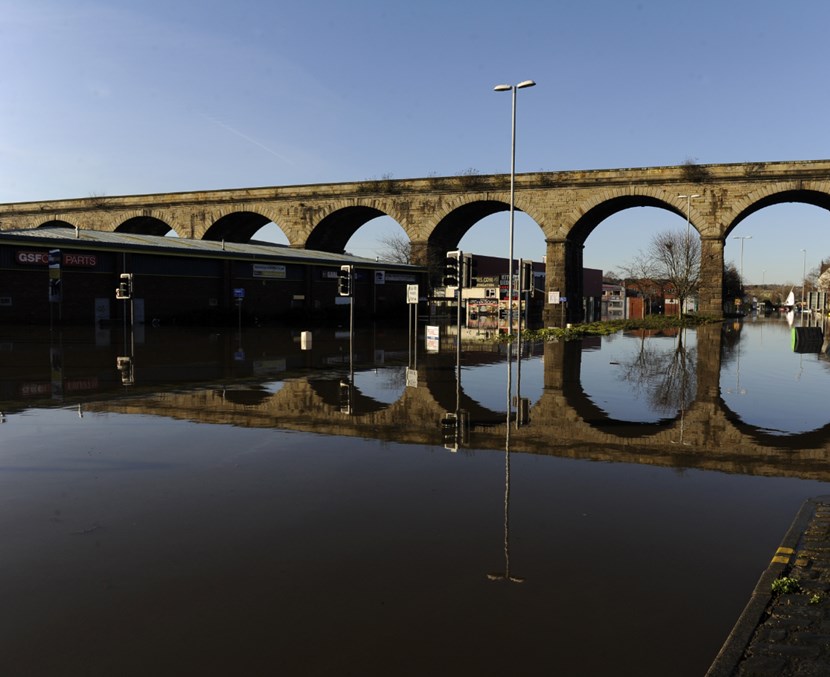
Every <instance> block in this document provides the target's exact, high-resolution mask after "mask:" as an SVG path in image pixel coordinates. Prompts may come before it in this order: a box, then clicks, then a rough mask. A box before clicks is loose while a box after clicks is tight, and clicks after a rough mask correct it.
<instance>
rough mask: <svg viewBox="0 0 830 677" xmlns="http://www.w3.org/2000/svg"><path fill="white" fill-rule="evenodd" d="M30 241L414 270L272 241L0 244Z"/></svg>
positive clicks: (36, 232)
mask: <svg viewBox="0 0 830 677" xmlns="http://www.w3.org/2000/svg"><path fill="white" fill-rule="evenodd" d="M14 240H30V241H32V243H33V244H34V242H35V241H37V242H38V244H44V243H47V244H50V246H56V247H57V246H67V247H69V246H71V247H72V248H73V249H74V248H80V247H83V246H84V244H88V245H91V246H93V247H107V248H115V249H127V250H129V249H132V250H148V251H156V252H159V253H166V254H174V253H181V254H183V255H186V256H187V255H190V256H210V257H224V258H239V259H248V260H251V259H260V260H261V259H269V260H275V259H279V260H288V261H295V262H297V263H319V264H331V265H340V264H344V263H351V264H356V265H360V266H365V267H367V268H384V269H389V268H401V269H404V268H405V269H407V270H412V269H413V268H418V266H410V265H406V264H402V263H392V262H390V261H376V260H374V259H367V258H363V257H360V256H351V255H349V254H332V253H331V252H323V251H317V250H314V249H295V248H294V247H289V246H287V245H281V244H274V243H269V242H216V241H213V240H192V239H189V238H180V237H162V236H159V235H141V234H138V233H111V232H107V231H101V230H83V229H77V230H76V229H75V228H66V227H53V228H29V229H25V230H5V231H0V243H2V242H4V241H14ZM52 242H54V244H53V245H52V244H51V243H52Z"/></svg>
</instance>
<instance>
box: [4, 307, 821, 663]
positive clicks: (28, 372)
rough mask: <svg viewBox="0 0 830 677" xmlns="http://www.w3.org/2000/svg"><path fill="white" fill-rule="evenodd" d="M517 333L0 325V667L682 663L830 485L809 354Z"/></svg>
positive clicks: (751, 329) (760, 328)
mask: <svg viewBox="0 0 830 677" xmlns="http://www.w3.org/2000/svg"><path fill="white" fill-rule="evenodd" d="M678 348H680V349H678ZM521 352H522V357H523V359H522V361H521V363H520V364H516V363H515V362H514V363H513V364H512V366H511V367H510V374H511V379H512V380H511V384H510V387H509V388H508V387H507V362H506V350H505V348H504V346H491V345H489V344H482V345H469V346H468V345H465V346H464V350H463V351H462V353H461V364H460V368H459V365H457V364H456V353H455V349H454V347H453V346H452V345H451V342H450V343H447V342H445V343H444V345H443V349H442V351H441V352H440V353H438V354H428V353H426V352H425V350H424V345H423V336H421V337H420V340H419V341H418V343H417V345H415V344H413V343H410V341H409V340H408V337H407V332H406V330H405V329H404V331H398V330H391V329H389V330H383V329H380V328H375V329H373V330H371V331H370V330H366V331H360V332H357V333H356V334H355V335H354V337H353V339H352V341H350V340H349V335H348V333H345V334H344V332H342V331H338V332H332V331H315V332H314V333H313V335H312V342H311V348H310V349H308V350H303V347H302V344H301V340H300V335H299V331H293V330H292V331H289V330H281V329H280V330H276V329H256V330H254V329H251V330H247V329H246V330H245V331H244V332H243V333H242V334H241V335H239V334H238V333H237V332H235V331H234V330H221V331H214V332H208V331H207V330H195V329H194V330H184V329H174V328H169V327H156V328H154V327H146V328H140V329H137V331H136V333H135V334H134V335H132V336H129V337H127V339H126V340H125V337H124V336H123V335H122V333H121V331H120V329H119V328H118V327H115V328H111V329H103V330H98V331H93V330H91V329H90V330H83V329H74V330H71V329H67V328H64V329H55V330H54V331H51V332H50V331H49V329H48V328H45V329H44V328H14V327H3V328H0V408H2V412H3V413H2V421H3V422H2V423H0V508H1V509H0V543H2V550H1V551H0V552H1V553H2V554H0V604H2V609H3V611H2V615H0V674H3V675H27V676H37V675H61V676H75V675H78V676H80V675H83V676H85V677H89V676H95V675H107V676H111V675H142V676H145V675H154V676H158V675H177V676H178V675H191V674H192V675H232V674H233V675H266V674H267V675H271V674H279V675H361V676H370V675H427V674H428V675H503V674H511V675H536V674H560V675H569V676H571V675H592V676H593V675H623V674H625V675H635V674H636V675H638V676H640V677H648V676H652V675H654V676H658V675H659V676H660V677H664V676H665V675H675V676H683V675H690V676H691V675H694V676H699V675H702V674H703V673H705V671H706V669H707V668H708V666H709V664H710V663H711V661H712V660H713V659H714V657H715V655H716V653H717V651H718V650H719V648H720V646H721V644H722V643H723V641H724V640H725V639H726V637H727V635H728V633H729V631H730V629H731V628H732V625H733V624H734V623H735V621H736V620H737V618H738V616H739V614H740V612H741V610H742V608H743V606H744V605H745V604H746V602H747V601H748V599H749V595H750V593H751V591H752V589H753V587H754V585H755V583H756V582H757V579H758V577H759V576H760V574H761V572H762V571H763V570H764V568H765V567H766V566H767V564H768V563H769V560H770V559H771V557H772V555H773V553H774V551H775V549H776V547H777V545H778V544H779V542H780V540H781V539H782V537H783V536H784V533H785V532H786V530H787V528H788V526H789V524H790V522H791V521H792V519H793V518H794V516H795V514H796V512H797V511H798V509H799V507H800V506H801V504H802V503H803V501H804V500H805V499H807V498H810V497H812V496H816V495H821V494H824V493H828V492H830V485H828V481H830V457H829V455H830V432H828V430H827V429H828V428H830V410H828V409H827V407H826V404H825V402H826V399H825V398H823V397H821V395H822V394H826V392H827V391H828V386H830V368H828V367H829V366H830V363H828V361H827V359H826V355H824V354H822V353H821V352H820V349H818V350H816V351H813V352H794V350H793V347H792V344H791V329H790V327H789V325H788V324H787V322H786V321H785V320H784V319H783V318H778V317H776V318H766V319H747V320H746V321H745V322H743V323H738V324H735V325H732V324H729V325H726V326H725V327H724V328H723V330H722V331H721V329H720V328H719V327H718V328H717V329H716V331H709V332H708V333H707V334H705V335H704V334H703V333H701V334H700V335H698V332H695V331H694V330H689V331H687V332H686V333H685V334H682V335H680V336H648V337H643V336H636V335H622V334H618V335H615V336H612V337H605V338H603V339H590V340H586V341H585V342H584V343H582V344H579V343H577V344H562V343H559V344H548V345H525V346H523V347H522V351H521ZM124 358H129V359H124ZM119 366H120V367H121V369H119V368H118V367H119ZM459 376H460V380H459V378H458V377H459ZM508 397H509V398H511V399H512V398H514V397H518V400H519V402H521V401H522V400H525V399H526V400H527V405H528V408H527V412H528V413H527V416H524V415H520V414H515V413H514V416H513V417H512V418H511V421H510V424H509V425H507V423H506V419H507V402H508ZM519 409H521V407H519ZM453 420H459V421H461V425H460V427H459V428H458V433H457V434H455V429H454V428H452V426H451V421H453Z"/></svg>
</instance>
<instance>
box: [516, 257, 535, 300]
mask: <svg viewBox="0 0 830 677" xmlns="http://www.w3.org/2000/svg"><path fill="white" fill-rule="evenodd" d="M519 289H520V290H521V291H523V292H524V291H533V261H525V260H524V259H519Z"/></svg>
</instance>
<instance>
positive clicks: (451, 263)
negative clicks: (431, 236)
mask: <svg viewBox="0 0 830 677" xmlns="http://www.w3.org/2000/svg"><path fill="white" fill-rule="evenodd" d="M459 268H461V252H459V251H455V252H447V260H446V262H445V263H444V286H445V287H457V286H458V284H459V282H460V281H461V271H460V270H459Z"/></svg>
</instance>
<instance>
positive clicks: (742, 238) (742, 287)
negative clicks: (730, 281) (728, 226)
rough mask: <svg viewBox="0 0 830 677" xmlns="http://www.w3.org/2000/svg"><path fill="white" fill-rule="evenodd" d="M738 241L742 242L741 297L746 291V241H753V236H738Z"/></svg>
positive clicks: (736, 237)
mask: <svg viewBox="0 0 830 677" xmlns="http://www.w3.org/2000/svg"><path fill="white" fill-rule="evenodd" d="M735 239H736V240H740V241H741V295H743V291H744V240H751V239H752V235H736V236H735Z"/></svg>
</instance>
